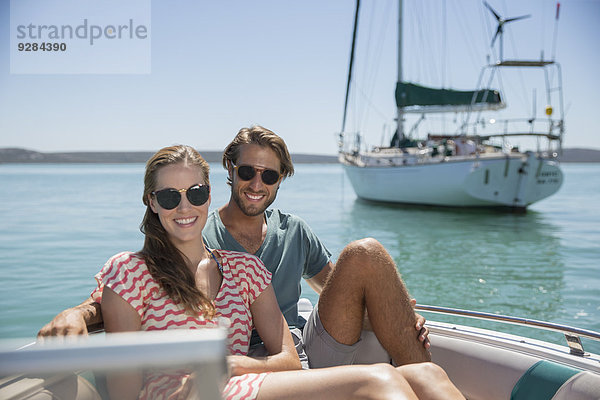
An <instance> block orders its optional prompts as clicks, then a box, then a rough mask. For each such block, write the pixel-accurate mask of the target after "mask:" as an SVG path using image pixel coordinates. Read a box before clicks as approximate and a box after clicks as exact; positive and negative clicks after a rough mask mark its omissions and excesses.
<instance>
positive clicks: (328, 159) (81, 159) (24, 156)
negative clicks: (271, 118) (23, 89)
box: [0, 148, 600, 164]
mask: <svg viewBox="0 0 600 400" xmlns="http://www.w3.org/2000/svg"><path fill="white" fill-rule="evenodd" d="M201 153H202V156H203V157H204V158H205V159H206V161H208V162H212V163H219V162H221V158H222V156H223V153H222V152H220V151H202V152H201ZM152 154H154V152H151V151H115V152H103V151H78V152H66V153H41V152H38V151H34V150H27V149H19V148H2V149H0V164H3V163H4V164H6V163H29V164H32V163H95V164H117V163H145V162H146V161H147V160H148V159H149V158H150V157H151V156H152ZM559 159H560V161H561V162H564V163H597V162H600V150H594V149H563V154H562V155H561V156H560V157H559ZM292 160H293V161H294V163H298V164H332V163H336V162H337V157H336V156H333V155H331V156H328V155H318V154H292Z"/></svg>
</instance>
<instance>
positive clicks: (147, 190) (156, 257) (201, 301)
mask: <svg viewBox="0 0 600 400" xmlns="http://www.w3.org/2000/svg"><path fill="white" fill-rule="evenodd" d="M179 163H186V164H187V165H193V166H197V167H198V168H200V169H201V171H202V175H203V178H204V183H205V184H206V185H209V184H210V182H209V179H208V174H209V165H208V163H207V162H206V161H205V160H204V158H202V156H201V155H200V153H198V152H197V151H196V150H195V149H194V148H192V147H190V146H183V145H177V146H170V147H165V148H163V149H161V150H159V151H158V152H157V153H156V154H154V155H153V156H152V157H151V158H150V159H149V160H148V162H147V163H146V173H145V176H144V195H143V197H142V201H143V202H144V204H145V205H146V214H145V215H144V219H143V220H142V223H141V225H140V231H142V233H143V234H144V235H145V239H144V247H143V248H142V250H141V251H140V254H141V255H142V256H143V257H144V260H145V261H146V265H147V266H148V270H149V271H150V274H152V277H153V278H154V279H155V280H156V281H157V282H158V283H159V284H160V286H161V287H162V288H163V289H164V290H165V292H167V295H169V297H171V299H173V300H174V301H175V302H178V303H181V304H182V305H183V306H184V308H185V309H186V311H187V312H189V313H191V314H196V315H197V314H198V313H202V314H204V316H205V317H207V318H212V317H213V316H214V315H215V307H214V305H213V303H212V302H211V301H210V300H209V299H208V297H207V296H206V295H205V294H204V293H202V291H200V290H199V289H198V287H197V286H196V279H195V277H194V274H193V273H192V272H191V271H190V269H189V268H188V267H187V263H188V262H189V260H188V258H187V257H186V256H185V255H184V254H183V253H182V252H181V251H179V250H178V249H177V247H175V245H173V243H172V242H171V240H170V239H169V236H168V234H167V232H166V231H165V228H164V227H163V226H162V224H161V223H160V220H159V218H158V215H157V214H156V213H154V212H153V211H152V208H150V196H152V192H153V191H155V190H156V188H157V174H158V171H159V170H160V169H161V168H163V167H165V166H167V165H173V164H179Z"/></svg>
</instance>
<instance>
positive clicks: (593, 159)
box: [559, 149, 600, 163]
mask: <svg viewBox="0 0 600 400" xmlns="http://www.w3.org/2000/svg"><path fill="white" fill-rule="evenodd" d="M559 160H560V161H561V162H564V163H597V162H600V150H594V149H563V153H562V155H561V156H560V157H559Z"/></svg>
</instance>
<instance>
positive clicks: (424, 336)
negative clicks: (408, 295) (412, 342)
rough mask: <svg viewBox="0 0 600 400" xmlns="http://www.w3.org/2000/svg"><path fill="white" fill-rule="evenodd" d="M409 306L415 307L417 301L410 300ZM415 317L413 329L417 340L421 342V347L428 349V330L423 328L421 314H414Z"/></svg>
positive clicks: (423, 322)
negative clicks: (415, 331)
mask: <svg viewBox="0 0 600 400" xmlns="http://www.w3.org/2000/svg"><path fill="white" fill-rule="evenodd" d="M410 304H411V305H412V306H413V308H414V307H415V306H416V305H417V300H415V299H411V300H410ZM415 315H416V317H417V324H416V325H415V329H416V330H417V332H418V339H419V341H420V342H423V347H425V348H426V349H429V348H430V347H431V343H430V342H429V329H427V327H426V326H425V321H426V320H425V317H423V316H422V315H421V314H417V313H415Z"/></svg>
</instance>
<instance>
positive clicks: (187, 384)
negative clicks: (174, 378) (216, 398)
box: [167, 372, 196, 400]
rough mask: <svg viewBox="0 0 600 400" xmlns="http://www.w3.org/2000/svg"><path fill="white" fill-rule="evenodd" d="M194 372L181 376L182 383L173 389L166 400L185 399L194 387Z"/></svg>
mask: <svg viewBox="0 0 600 400" xmlns="http://www.w3.org/2000/svg"><path fill="white" fill-rule="evenodd" d="M195 376H196V373H195V372H194V373H192V374H191V375H189V376H187V377H185V378H183V384H182V385H181V386H180V387H179V389H177V390H176V391H174V392H173V393H172V394H171V395H170V396H169V397H168V399H167V400H185V399H187V398H188V397H189V396H190V394H191V393H192V389H193V388H194V379H195Z"/></svg>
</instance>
